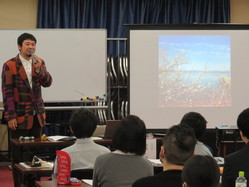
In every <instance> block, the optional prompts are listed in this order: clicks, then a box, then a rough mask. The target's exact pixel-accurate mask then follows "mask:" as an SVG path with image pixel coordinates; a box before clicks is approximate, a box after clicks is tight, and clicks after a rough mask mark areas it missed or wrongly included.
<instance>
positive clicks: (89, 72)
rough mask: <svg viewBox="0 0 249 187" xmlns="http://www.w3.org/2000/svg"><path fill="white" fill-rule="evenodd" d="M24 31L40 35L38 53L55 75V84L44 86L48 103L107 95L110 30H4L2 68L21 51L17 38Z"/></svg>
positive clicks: (0, 95)
mask: <svg viewBox="0 0 249 187" xmlns="http://www.w3.org/2000/svg"><path fill="white" fill-rule="evenodd" d="M24 32H28V33H31V34H33V35H34V36H35V37H36V39H37V44H36V45H37V48H36V54H37V55H38V56H39V57H40V58H42V59H43V60H44V61H45V64H46V67H47V70H48V72H49V73H50V74H51V75H52V77H53V83H52V85H51V86H50V87H48V88H42V95H43V99H44V101H45V102H49V101H52V102H56V101H63V102H64V101H65V102H67V101H80V99H81V98H83V97H91V98H92V97H95V96H100V97H102V96H103V94H106V53H107V49H106V48H107V47H106V46H107V44H106V36H107V33H106V29H31V30H0V41H1V42H0V49H1V55H0V63H1V71H2V66H3V63H4V62H6V61H7V60H9V59H11V58H12V57H15V56H16V55H17V54H18V53H19V51H18V48H17V38H18V37H19V36H20V35H21V34H22V33H24ZM0 84H2V83H0ZM0 101H2V94H0Z"/></svg>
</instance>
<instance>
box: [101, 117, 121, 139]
mask: <svg viewBox="0 0 249 187" xmlns="http://www.w3.org/2000/svg"><path fill="white" fill-rule="evenodd" d="M120 121H121V120H108V121H107V122H106V128H105V134H104V139H112V138H113V135H114V133H115V131H116V130H117V128H118V127H119V126H120Z"/></svg>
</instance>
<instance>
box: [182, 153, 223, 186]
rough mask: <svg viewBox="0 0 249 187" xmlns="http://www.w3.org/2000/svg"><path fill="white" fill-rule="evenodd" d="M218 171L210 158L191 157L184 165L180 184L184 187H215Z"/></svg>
mask: <svg viewBox="0 0 249 187" xmlns="http://www.w3.org/2000/svg"><path fill="white" fill-rule="evenodd" d="M219 179H220V170H219V166H218V164H217V162H216V161H215V159H214V158H213V157H211V156H207V155H206V156H203V155H196V156H192V157H191V158H190V159H189V160H188V161H187V162H186V163H185V165H184V168H183V171H182V182H183V186H184V187H200V186H201V187H217V186H218V184H219Z"/></svg>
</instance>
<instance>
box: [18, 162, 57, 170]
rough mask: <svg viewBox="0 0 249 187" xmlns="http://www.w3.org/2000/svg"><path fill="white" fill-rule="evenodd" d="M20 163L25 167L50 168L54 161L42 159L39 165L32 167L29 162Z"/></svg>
mask: <svg viewBox="0 0 249 187" xmlns="http://www.w3.org/2000/svg"><path fill="white" fill-rule="evenodd" d="M20 165H22V166H24V167H25V168H51V169H52V168H53V166H54V163H53V162H46V161H42V162H41V166H38V167H32V166H31V162H20Z"/></svg>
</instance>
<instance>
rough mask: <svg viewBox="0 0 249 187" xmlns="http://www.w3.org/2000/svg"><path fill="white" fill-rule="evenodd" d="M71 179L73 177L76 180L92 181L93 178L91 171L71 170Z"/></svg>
mask: <svg viewBox="0 0 249 187" xmlns="http://www.w3.org/2000/svg"><path fill="white" fill-rule="evenodd" d="M71 177H75V178H77V179H92V178H93V169H77V170H72V171H71Z"/></svg>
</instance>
